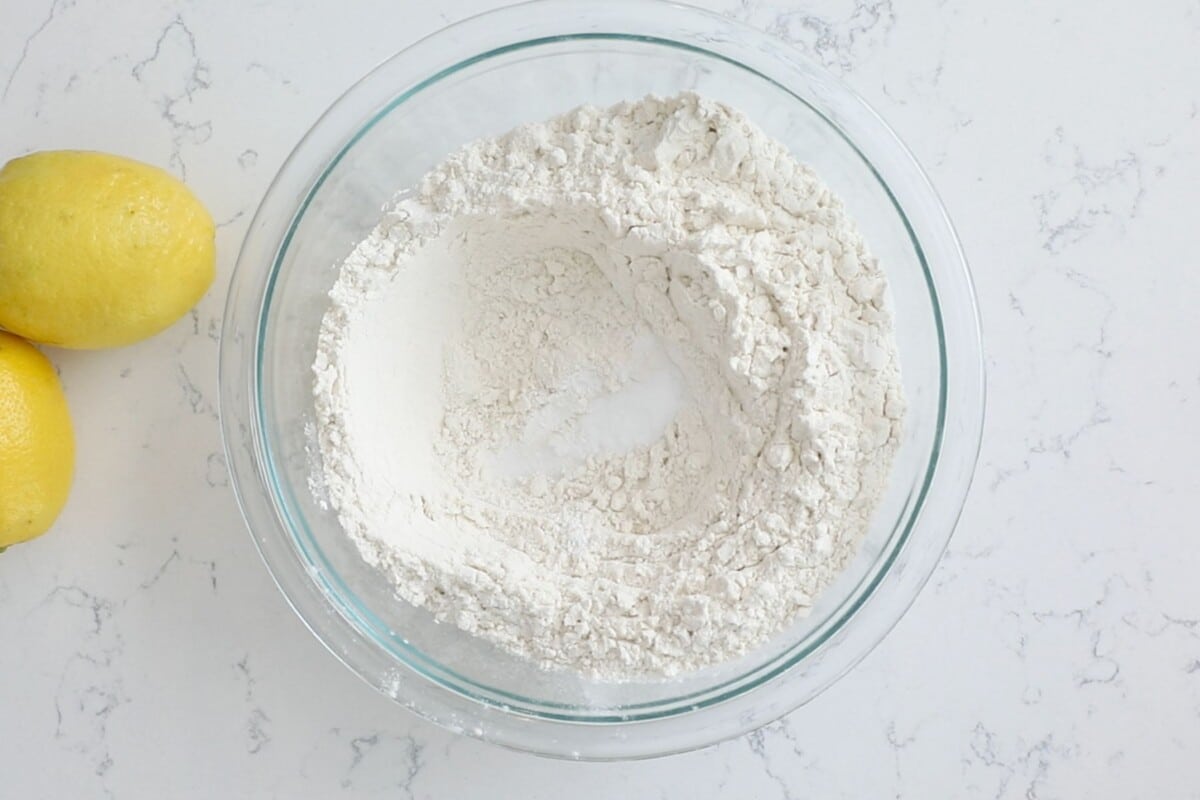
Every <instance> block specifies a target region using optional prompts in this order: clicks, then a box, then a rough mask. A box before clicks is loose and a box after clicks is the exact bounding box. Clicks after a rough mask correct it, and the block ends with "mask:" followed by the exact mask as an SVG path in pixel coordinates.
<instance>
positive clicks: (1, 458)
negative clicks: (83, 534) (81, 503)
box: [0, 332, 75, 551]
mask: <svg viewBox="0 0 1200 800" xmlns="http://www.w3.org/2000/svg"><path fill="white" fill-rule="evenodd" d="M74 471H75V437H74V435H73V434H72V433H71V417H70V416H69V415H68V413H67V398H66V397H65V396H64V395H63V390H62V385H61V384H60V383H59V382H58V375H57V374H55V372H54V366H53V365H52V364H51V363H50V361H49V360H48V359H47V358H46V357H45V356H44V355H42V354H41V353H39V352H38V350H37V348H35V347H34V346H33V345H31V344H29V342H26V341H24V340H23V339H19V338H17V337H16V336H13V335H12V334H8V333H4V332H0V551H2V550H3V549H4V548H6V547H8V546H9V545H11V544H16V543H17V542H23V541H25V540H26V539H32V538H33V537H35V536H40V535H41V534H43V533H45V532H46V531H47V530H48V529H49V528H50V525H51V524H53V522H54V519H55V517H57V516H58V512H60V511H62V507H63V504H64V503H66V502H67V492H68V491H69V490H70V488H71V475H72V474H73V473H74Z"/></svg>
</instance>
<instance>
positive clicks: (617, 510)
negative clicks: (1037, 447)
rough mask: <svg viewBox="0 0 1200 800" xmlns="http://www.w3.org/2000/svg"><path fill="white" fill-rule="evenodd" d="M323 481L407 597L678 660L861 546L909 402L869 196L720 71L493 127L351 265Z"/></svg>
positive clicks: (324, 353)
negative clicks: (718, 91)
mask: <svg viewBox="0 0 1200 800" xmlns="http://www.w3.org/2000/svg"><path fill="white" fill-rule="evenodd" d="M330 297H331V299H332V304H331V306H330V308H329V310H328V312H327V314H326V315H325V318H324V321H323V324H322V327H321V331H320V340H319V349H318V353H317V357H316V362H315V364H314V365H313V370H314V373H315V396H316V411H317V421H318V438H319V442H320V449H321V456H322V462H323V470H324V475H323V478H324V481H323V483H324V486H325V489H326V491H327V493H328V498H329V501H330V503H331V504H332V506H333V508H335V509H336V510H337V512H338V514H339V517H340V520H341V523H342V525H343V526H344V528H345V530H346V532H347V533H348V534H349V535H350V536H351V537H352V538H353V540H354V541H355V542H356V543H357V545H358V547H359V549H360V550H361V552H362V554H363V556H364V557H365V558H366V560H367V561H368V562H370V563H371V564H373V565H377V566H378V567H379V568H380V569H382V570H384V571H385V572H386V573H387V574H388V575H389V577H390V578H391V580H392V581H393V582H394V584H395V587H396V593H397V595H398V596H399V597H401V598H403V599H404V600H406V601H409V602H411V603H414V604H416V605H419V606H424V607H425V608H427V609H428V610H429V611H430V612H432V613H433V614H434V616H435V617H436V618H437V619H438V620H440V621H443V622H447V623H451V624H454V625H457V626H458V627H460V628H462V629H463V630H465V631H468V632H470V633H472V634H475V635H477V636H479V637H483V638H484V639H487V640H490V641H491V642H494V643H495V644H496V645H498V646H500V647H501V648H503V649H505V650H507V651H509V652H511V653H514V654H517V655H519V656H523V657H528V658H530V659H533V660H535V661H536V662H538V663H539V664H541V665H543V666H545V667H548V668H549V667H560V668H567V669H570V670H574V671H577V672H580V673H583V674H586V675H590V676H595V677H599V678H604V679H613V680H619V679H627V678H633V677H642V676H656V675H658V676H661V675H674V674H678V673H681V672H685V671H689V670H694V669H697V668H700V667H704V666H706V665H710V664H714V663H717V662H720V661H724V660H727V659H730V658H733V657H735V656H737V655H739V654H742V653H744V652H746V651H747V650H749V649H751V648H753V647H755V646H756V645H759V644H762V643H763V642H764V641H765V640H766V639H768V638H769V637H770V636H771V635H772V634H774V633H776V632H778V631H779V630H781V629H782V628H783V627H785V626H786V625H787V624H788V623H789V622H791V621H792V620H794V619H795V618H796V617H797V616H798V615H802V614H804V613H806V611H807V610H808V609H809V608H810V606H811V605H812V603H813V599H814V598H815V597H816V595H818V594H819V593H820V592H821V590H822V589H824V588H825V587H826V586H827V585H828V584H829V583H830V582H831V581H832V580H833V579H834V578H835V577H836V576H837V575H838V574H839V572H840V571H841V570H842V569H843V568H844V567H845V566H846V564H847V562H848V561H849V560H850V559H851V557H852V556H853V555H854V554H855V552H856V549H857V546H858V543H859V541H860V540H861V538H862V537H863V535H864V533H865V531H866V529H867V525H868V521H869V518H870V516H871V513H872V511H873V510H874V508H875V506H876V505H877V503H878V502H879V499H880V495H881V493H882V491H883V488H884V486H885V483H886V480H887V475H888V470H889V467H890V464H891V461H892V457H893V455H894V452H895V450H896V448H897V446H898V442H899V436H900V420H901V417H902V415H903V411H904V401H903V398H902V394H901V388H900V381H899V372H898V368H897V363H896V360H897V359H896V345H895V341H894V338H893V334H892V323H891V314H890V311H889V309H888V306H887V305H886V303H885V281H884V276H883V274H882V273H881V272H880V270H879V268H878V266H877V264H876V261H875V259H873V258H872V257H871V256H870V255H869V254H868V253H867V251H866V249H865V247H864V245H863V243H862V241H861V240H860V238H859V235H858V233H857V232H856V229H855V226H854V224H853V222H852V221H851V220H850V219H849V218H847V216H846V214H845V212H844V211H843V209H842V206H841V204H840V202H839V201H838V200H837V199H836V198H835V197H833V196H832V195H831V193H830V191H829V189H828V188H827V187H825V186H824V185H823V184H822V183H821V182H820V180H818V178H817V176H816V175H814V174H813V173H812V172H811V171H810V170H809V169H808V168H807V167H805V166H803V165H801V164H799V163H797V162H796V161H795V160H794V159H793V157H792V156H791V155H790V154H789V153H788V152H787V151H786V149H785V148H784V147H783V146H782V145H780V144H778V143H777V142H774V141H772V140H771V139H769V138H768V137H767V136H766V135H765V134H764V133H763V132H762V131H760V130H759V129H758V128H756V127H755V126H754V125H752V124H751V123H750V122H749V121H748V120H747V119H746V118H745V117H743V116H742V115H741V114H739V113H738V112H736V111H734V110H732V109H730V108H728V107H726V106H724V105H720V104H718V103H715V102H711V101H708V100H704V99H702V98H700V97H697V96H695V95H692V94H684V95H680V96H678V97H674V98H670V99H666V100H664V99H658V98H647V99H644V100H641V101H639V102H634V103H622V104H619V105H616V106H614V107H612V108H607V109H597V108H590V107H585V108H580V109H577V110H575V111H572V112H570V113H568V114H565V115H563V116H561V117H557V118H555V119H552V120H550V121H548V122H544V123H540V124H535V125H527V126H523V127H520V128H518V129H516V130H514V131H512V132H510V133H508V134H506V135H504V136H502V137H500V138H498V139H488V140H483V141H479V142H476V143H474V144H472V145H471V146H469V147H467V148H466V149H465V150H463V151H461V152H459V153H457V154H455V155H453V156H452V157H450V158H449V159H447V160H446V161H445V162H444V163H443V164H441V165H440V166H438V167H437V168H436V169H434V170H433V172H431V173H430V174H429V175H428V176H426V177H425V178H424V180H423V181H422V183H421V185H420V187H419V188H418V189H417V190H416V191H415V192H411V193H408V194H403V195H401V196H400V197H399V198H398V199H397V201H396V202H395V204H394V207H393V208H391V210H389V211H388V212H387V213H386V216H385V218H384V220H383V221H382V222H381V224H380V225H379V226H378V228H376V230H375V231H374V232H372V234H371V235H370V236H369V237H368V238H367V239H366V240H365V241H363V242H362V243H361V244H359V246H358V247H357V248H356V249H355V251H354V252H353V253H352V254H351V255H350V256H349V257H348V258H347V259H346V261H345V263H344V264H343V266H342V271H341V275H340V277H339V279H338V281H337V284H336V285H335V286H334V288H333V290H332V291H331V292H330Z"/></svg>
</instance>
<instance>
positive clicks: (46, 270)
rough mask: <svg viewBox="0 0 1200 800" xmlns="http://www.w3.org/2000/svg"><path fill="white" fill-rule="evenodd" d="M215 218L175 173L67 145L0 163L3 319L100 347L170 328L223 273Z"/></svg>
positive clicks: (26, 332) (29, 335) (41, 336)
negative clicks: (217, 260)
mask: <svg viewBox="0 0 1200 800" xmlns="http://www.w3.org/2000/svg"><path fill="white" fill-rule="evenodd" d="M214 234H215V229H214V227H213V221H212V217H211V216H209V214H208V212H207V211H206V210H205V209H204V206H203V205H201V204H200V201H199V200H197V199H196V197H195V195H193V194H192V193H191V191H190V190H188V188H187V187H186V186H184V185H183V184H182V183H180V182H179V181H178V180H176V179H175V178H173V177H171V176H170V175H168V174H167V173H166V172H164V171H162V170H160V169H158V168H156V167H151V166H148V165H146V164H142V163H140V162H137V161H131V160H129V159H127V158H121V157H119V156H112V155H107V154H105V153H90V152H81V151H74V150H56V151H46V152H42V153H34V154H32V155H28V156H25V157H23V158H17V159H14V160H12V161H10V162H8V164H6V165H5V166H4V168H3V169H0V327H2V328H6V329H8V330H9V331H12V332H13V333H16V334H18V335H20V336H23V337H25V338H26V339H32V340H34V341H36V342H44V343H47V344H55V345H59V346H60V347H75V348H85V349H90V348H98V347H115V346H117V345H123V344H129V343H131V342H136V341H138V340H139V339H144V338H146V337H147V336H152V335H153V334H155V333H158V332H159V331H161V330H163V329H164V328H166V327H167V326H168V325H170V324H171V323H172V322H175V320H177V319H179V318H180V317H181V316H183V315H184V314H185V313H187V310H188V309H189V308H191V307H192V306H193V305H195V304H196V301H197V300H199V299H200V297H201V296H202V295H203V294H204V292H205V291H206V290H207V289H208V287H209V285H210V284H211V283H212V280H213V273H214V267H215V247H214Z"/></svg>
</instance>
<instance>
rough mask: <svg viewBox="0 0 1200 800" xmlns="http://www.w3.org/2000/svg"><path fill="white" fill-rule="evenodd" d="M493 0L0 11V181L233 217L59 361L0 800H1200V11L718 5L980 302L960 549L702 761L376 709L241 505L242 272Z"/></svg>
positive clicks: (4, 664)
mask: <svg viewBox="0 0 1200 800" xmlns="http://www.w3.org/2000/svg"><path fill="white" fill-rule="evenodd" d="M490 5H492V4H491V3H490V2H487V0H447V2H443V3H439V4H434V3H424V2H416V0H407V2H398V1H397V0H353V2H351V1H350V0H345V1H344V2H337V3H334V2H324V3H321V2H312V3H291V2H284V0H259V1H258V2H233V0H222V1H221V2H211V1H210V2H200V1H199V0H196V2H182V1H180V2H173V1H167V2H147V1H145V0H140V1H139V2H127V3H126V2H122V3H113V2H103V1H102V0H28V1H26V0H0V161H2V160H6V159H7V158H9V157H11V156H15V155H18V154H20V153H22V152H25V151H27V150H31V149H48V148H57V147H76V148H94V149H101V150H109V151H115V152H120V153H126V154H129V155H133V156H135V157H138V158H141V159H143V160H147V161H151V162H156V163H160V164H163V165H166V166H168V167H169V168H171V169H172V170H173V171H175V172H176V173H178V174H180V175H181V176H184V177H186V179H187V181H188V182H189V183H190V184H191V186H192V187H193V188H194V189H195V190H196V191H197V192H198V193H199V195H200V196H201V197H202V198H203V199H204V200H205V201H206V202H207V204H208V205H209V206H210V208H211V209H212V211H213V213H214V216H215V217H216V218H217V219H218V221H219V222H220V223H221V229H220V233H219V240H218V245H219V251H220V265H219V276H218V279H217V282H216V285H215V286H214V288H213V290H212V291H211V292H210V293H209V295H208V296H207V297H206V298H205V299H204V301H203V302H202V303H201V304H200V306H199V308H198V310H197V311H196V312H195V313H194V314H193V315H192V316H191V317H190V318H189V319H186V320H185V321H183V322H182V323H180V324H179V325H177V326H175V327H174V328H172V329H171V330H169V331H168V332H166V333H165V334H163V335H161V336H159V337H157V338H155V339H154V340H152V341H149V342H146V343H143V344H141V345H138V346H135V347H130V348H127V349H123V350H115V351H110V352H101V353H88V354H75V353H65V352H54V353H53V354H52V355H53V358H54V359H55V360H56V362H57V363H58V364H59V365H60V366H61V369H62V373H63V377H64V379H65V382H66V385H67V390H68V394H69V396H70V401H71V405H72V409H73V411H74V413H75V418H76V422H77V427H78V440H79V442H78V444H79V470H78V478H77V481H76V484H75V488H74V493H73V495H72V497H71V501H70V504H69V506H68V508H67V510H66V512H65V514H64V515H63V517H62V519H61V521H60V522H59V524H58V526H57V528H56V530H54V531H53V533H52V534H51V535H49V536H46V537H44V538H43V539H41V540H39V541H37V542H34V543H32V544H29V545H25V546H21V547H16V548H13V549H12V550H11V551H9V552H8V553H6V554H5V555H4V556H3V558H0V797H5V798H8V797H12V798H63V797H81V798H83V797H86V798H91V797H115V798H159V797H170V798H208V797H227V798H243V797H244V798H288V799H289V800H290V799H291V798H331V797H342V796H344V797H363V798H375V797H380V798H382V797H388V798H447V797H458V798H472V797H479V798H483V797H488V798H501V799H503V798H559V797H571V798H609V797H622V798H676V797H679V798H684V797H686V798H715V797H738V798H764V800H772V799H774V798H783V799H784V800H796V799H798V798H882V797H913V798H930V797H934V798H936V797H988V798H993V797H994V798H1030V799H1031V800H1032V799H1033V798H1039V799H1041V800H1048V799H1049V798H1080V797H1089V798H1196V797H1200V758H1198V757H1197V753H1198V752H1200V585H1198V580H1200V579H1198V578H1197V576H1198V575H1200V544H1198V543H1197V533H1200V530H1198V528H1200V526H1198V525H1197V524H1196V521H1195V519H1194V517H1193V511H1192V508H1193V506H1192V503H1193V502H1194V500H1195V498H1196V496H1197V493H1198V490H1200V477H1198V476H1200V467H1198V465H1197V458H1196V455H1195V454H1196V450H1197V448H1198V447H1200V421H1198V419H1200V417H1198V414H1197V412H1198V411H1200V336H1198V335H1197V331H1198V330H1200V323H1198V319H1200V315H1198V314H1197V311H1196V310H1195V308H1194V306H1196V305H1197V304H1200V270H1198V269H1197V268H1196V262H1197V255H1196V252H1197V248H1200V234H1198V230H1200V222H1198V219H1200V218H1198V217H1197V210H1196V209H1197V197H1198V194H1197V188H1196V187H1197V186H1200V79H1198V78H1197V76H1200V46H1198V45H1200V4H1198V3H1197V2H1196V0H1154V2H1148V3H1140V4H1138V3H1128V2H1118V1H1117V0H1095V1H1094V2H1088V3H1082V2H1078V1H1077V0H1019V2H1012V3H984V2H969V1H968V0H910V1H909V2H904V3H900V2H899V0H894V2H892V1H889V0H857V2H855V1H854V0H741V2H739V0H709V2H707V3H706V5H708V6H710V7H712V8H715V9H717V10H720V11H722V12H725V13H728V14H731V15H733V16H735V17H738V18H741V19H744V20H748V21H749V22H751V23H753V24H754V25H757V26H759V27H762V28H766V29H769V30H771V31H773V32H775V33H777V34H779V35H781V36H783V37H786V38H788V39H790V40H791V41H793V42H795V43H796V44H797V45H798V46H799V47H801V48H803V49H804V50H807V51H808V52H809V53H810V54H812V55H813V56H814V57H815V58H816V59H818V60H819V61H821V62H822V63H824V64H825V65H826V66H827V67H829V68H830V69H832V70H833V71H835V72H836V73H838V74H840V75H841V76H843V77H844V78H845V80H846V81H848V82H849V83H850V85H852V86H853V87H854V88H855V89H857V90H858V91H859V92H860V93H862V94H863V95H864V96H866V97H867V98H868V100H870V101H871V102H872V103H873V104H875V106H876V107H877V108H878V109H879V110H880V111H881V112H882V113H883V114H884V116H885V117H886V118H887V119H888V120H889V121H891V122H892V123H893V125H894V126H895V127H896V128H897V130H898V131H899V132H900V134H901V136H902V137H903V138H904V139H905V140H906V141H907V142H908V143H909V144H910V146H911V147H912V148H913V150H914V151H915V152H916V154H917V156H918V158H919V159H920V160H921V161H922V162H923V163H924V164H925V165H926V167H927V168H928V169H929V171H930V173H931V175H932V177H933V179H934V182H935V183H936V184H937V186H938V188H939V190H940V191H941V193H942V195H943V198H944V200H945V201H946V204H947V206H948V207H949V209H950V211H951V214H952V216H953V218H954V220H955V222H956V223H957V226H958V229H959V232H960V233H961V235H962V238H963V241H964V244H965V246H966V249H967V251H968V255H969V256H970V258H971V261H972V266H973V269H974V273H975V277H976V280H977V282H978V289H979V295H980V303H981V306H982V311H983V316H984V326H985V338H986V346H987V362H988V369H989V378H990V403H989V414H988V421H987V427H986V433H985V441H984V448H983V455H982V459H981V463H980V469H979V473H978V476H977V481H976V485H975V487H974V489H973V491H972V493H971V496H970V499H969V501H968V503H967V507H966V512H965V514H964V516H963V520H962V523H961V525H960V527H959V531H958V533H957V535H956V537H955V539H954V541H953V543H952V546H951V550H950V552H949V554H948V556H947V557H946V559H945V560H944V562H943V563H942V565H941V566H940V568H939V569H938V571H937V573H936V574H935V576H934V578H933V580H932V582H931V583H930V585H929V587H928V588H927V589H926V591H925V592H924V593H923V594H922V596H921V597H920V599H919V600H918V601H917V603H916V605H915V606H914V607H913V609H912V611H911V612H910V613H909V614H908V616H907V617H906V618H905V619H904V620H903V621H902V622H901V623H900V625H899V626H898V627H897V629H896V630H895V632H894V633H893V634H892V635H891V636H890V637H889V638H888V639H887V640H886V641H885V643H884V644H883V645H882V646H880V647H879V648H878V649H877V650H876V651H875V652H874V653H873V654H872V655H871V656H870V657H869V658H868V659H867V660H866V661H865V662H864V663H863V664H862V665H861V666H859V667H858V668H857V669H856V670H855V671H854V672H853V673H851V674H850V675H849V676H848V677H847V678H846V679H844V680H843V681H842V682H841V683H839V684H838V685H837V686H835V687H834V688H833V689H831V690H830V691H829V692H827V693H826V694H825V695H823V696H822V697H820V698H819V699H818V700H816V701H815V702H813V703H812V704H811V705H809V706H808V707H806V708H804V709H802V710H800V711H798V712H796V713H794V714H793V715H791V716H790V717H788V718H786V719H785V720H783V721H781V722H779V723H777V724H775V725H772V726H770V727H769V728H767V729H766V730H763V731H761V732H759V733H756V734H753V735H750V736H746V737H743V738H741V739H739V740H736V741H731V742H728V743H725V744H722V745H719V746H717V747H715V748H712V749H709V750H706V751H702V752H699V753H693V754H688V755H684V756H679V757H674V758H668V759H663V760H658V761H652V762H643V763H636V764H620V765H589V764H571V763H558V762H552V761H546V760H540V759H536V758H533V757H528V756H523V755H519V754H514V753H509V752H505V751H501V750H498V749H495V748H492V747H489V746H487V745H484V744H481V743H479V742H476V741H472V740H468V739H462V738H456V737H454V736H452V735H450V734H448V733H444V732H442V731H440V730H438V729H435V728H433V727H432V726H430V725H428V724H426V723H424V722H422V721H420V720H418V719H416V718H414V717H412V716H410V715H408V714H407V713H405V712H403V711H401V710H399V709H398V708H395V707H392V706H390V705H388V704H387V703H384V702H381V700H380V699H379V698H378V697H376V696H375V694H374V693H373V692H372V690H370V689H369V688H367V687H366V686H365V685H363V684H361V683H359V682H358V680H357V679H355V678H354V677H353V676H352V675H351V674H350V673H349V672H348V671H346V670H345V669H344V668H343V667H341V666H340V665H339V664H337V663H336V662H335V661H334V660H333V659H332V657H330V656H329V655H327V654H326V653H325V651H324V650H323V649H322V648H321V646H320V645H319V644H318V643H317V642H316V641H315V640H314V639H313V638H312V637H311V636H310V635H309V634H308V633H307V632H306V631H305V629H304V628H303V626H302V625H301V624H300V622H299V620H298V619H296V618H295V617H294V615H293V614H292V613H291V612H290V611H289V610H288V608H287V607H286V605H285V604H284V601H283V599H282V598H281V597H280V596H279V594H278V592H277V591H276V589H275V587H274V586H273V584H272V583H271V581H270V579H269V578H268V576H267V573H266V571H265V569H264V568H263V566H262V565H261V563H260V562H259V559H258V557H257V555H256V554H255V552H254V550H253V548H252V546H251V543H250V540H249V538H248V536H247V535H246V533H245V531H244V530H243V527H242V522H241V519H240V517H239V515H238V511H237V508H236V506H235V503H234V498H233V495H232V492H231V491H230V490H229V488H228V486H227V476H226V471H225V464H224V459H223V456H222V455H221V443H220V437H219V431H218V424H217V416H216V414H217V412H216V397H217V370H216V364H217V336H218V329H219V324H220V314H221V308H222V304H223V301H224V292H225V285H226V283H227V281H228V278H229V276H230V272H231V270H232V266H233V263H234V259H235V257H236V254H237V249H238V246H239V244H240V240H241V237H242V234H243V231H244V229H245V226H246V224H247V222H248V217H249V215H250V214H251V213H252V211H253V209H254V207H255V205H256V204H257V202H258V200H259V198H260V197H261V194H262V192H263V191H264V189H265V187H266V185H267V183H268V181H269V180H270V178H271V176H272V175H273V173H274V172H275V170H276V169H277V168H278V166H279V165H280V163H281V161H282V160H283V158H284V157H285V156H286V154H287V153H288V151H289V150H290V148H291V147H292V146H293V144H294V143H295V141H296V140H297V138H298V137H299V136H300V135H301V134H302V133H303V131H304V130H305V129H306V128H307V126H308V125H309V124H310V123H311V122H312V121H313V120H314V118H315V117H316V116H317V114H318V113H319V112H320V111H321V110H322V109H323V108H324V107H325V106H326V105H327V104H328V103H329V102H331V101H332V100H333V99H334V98H335V97H336V96H337V95H338V94H339V93H340V91H341V90H342V89H343V88H344V87H345V86H346V85H348V84H349V83H350V82H351V81H353V80H354V79H356V78H358V77H359V76H360V75H362V74H363V73H364V72H365V71H366V70H367V69H368V68H370V67H371V66H373V65H374V64H375V63H376V62H377V61H379V60H381V59H382V58H384V57H385V56H387V55H389V54H391V53H392V52H393V51H395V50H397V49H398V48H400V47H403V46H404V45H406V44H407V43H409V42H411V41H413V40H414V39H416V38H417V37H419V36H422V35H424V34H426V33H428V32H430V31H432V30H433V29H435V28H436V27H439V26H440V25H442V24H443V23H444V22H446V21H450V20H455V19H458V18H461V17H463V16H466V15H468V14H470V13H473V12H475V11H478V10H482V9H483V8H485V7H489V6H490ZM432 6H440V7H441V11H439V12H434V11H431V10H429V9H430V7H432Z"/></svg>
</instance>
